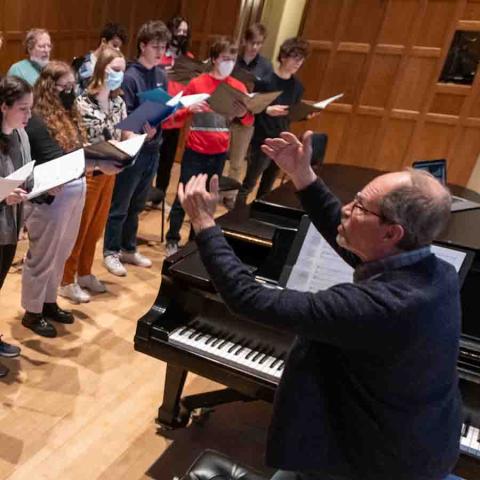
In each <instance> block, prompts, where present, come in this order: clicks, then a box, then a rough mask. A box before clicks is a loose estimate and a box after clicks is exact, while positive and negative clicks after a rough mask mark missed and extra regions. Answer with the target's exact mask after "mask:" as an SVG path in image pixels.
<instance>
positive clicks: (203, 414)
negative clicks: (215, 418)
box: [190, 408, 215, 425]
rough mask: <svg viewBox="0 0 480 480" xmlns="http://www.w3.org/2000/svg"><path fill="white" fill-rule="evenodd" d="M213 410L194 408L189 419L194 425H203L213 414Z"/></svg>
mask: <svg viewBox="0 0 480 480" xmlns="http://www.w3.org/2000/svg"><path fill="white" fill-rule="evenodd" d="M214 411H215V409H214V408H195V409H194V410H192V413H191V414H190V419H191V421H192V424H194V425H204V424H205V422H206V421H207V420H208V419H209V417H210V414H211V413H212V412H214Z"/></svg>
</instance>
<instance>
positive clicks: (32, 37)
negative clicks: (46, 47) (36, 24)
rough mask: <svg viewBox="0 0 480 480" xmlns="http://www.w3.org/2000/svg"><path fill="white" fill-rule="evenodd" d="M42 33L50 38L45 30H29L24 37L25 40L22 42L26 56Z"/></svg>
mask: <svg viewBox="0 0 480 480" xmlns="http://www.w3.org/2000/svg"><path fill="white" fill-rule="evenodd" d="M44 33H46V34H47V35H48V36H50V33H48V30H45V29H44V28H31V29H30V30H29V31H28V32H27V34H26V35H25V40H24V41H23V44H24V46H25V51H26V52H27V54H29V53H30V52H31V50H32V49H33V47H34V46H35V44H36V43H37V40H38V37H39V36H40V35H43V34H44Z"/></svg>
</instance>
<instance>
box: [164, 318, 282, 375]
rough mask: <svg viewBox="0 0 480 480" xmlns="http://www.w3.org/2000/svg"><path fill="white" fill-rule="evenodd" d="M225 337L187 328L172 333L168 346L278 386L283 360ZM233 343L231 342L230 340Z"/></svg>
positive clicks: (263, 349) (270, 353) (246, 343)
mask: <svg viewBox="0 0 480 480" xmlns="http://www.w3.org/2000/svg"><path fill="white" fill-rule="evenodd" d="M232 337H233V336H231V337H229V336H228V335H219V336H216V335H213V334H209V333H206V332H203V331H200V330H197V329H194V328H191V327H188V326H182V327H179V328H176V329H175V330H173V331H172V332H171V333H170V335H169V337H168V340H169V343H171V344H173V345H177V346H180V347H183V348H185V349H186V350H189V351H191V352H193V353H200V354H202V355H204V356H207V357H209V358H212V359H214V360H220V361H221V362H222V363H225V364H227V365H228V366H230V367H233V368H236V369H240V370H243V371H246V372H248V373H251V374H253V375H255V376H257V377H261V378H264V379H266V380H268V381H270V382H274V383H276V384H278V382H279V380H280V377H281V376H282V373H283V368H284V366H285V362H284V360H283V358H282V357H277V356H272V353H273V351H268V349H265V348H259V347H253V346H252V348H249V347H248V346H247V345H248V342H241V341H237V340H236V339H234V338H232ZM232 340H234V341H232Z"/></svg>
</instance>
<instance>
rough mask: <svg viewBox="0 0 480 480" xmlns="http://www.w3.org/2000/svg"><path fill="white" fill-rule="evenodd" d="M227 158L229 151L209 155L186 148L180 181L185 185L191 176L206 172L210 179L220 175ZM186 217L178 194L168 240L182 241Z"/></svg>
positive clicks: (171, 212)
mask: <svg viewBox="0 0 480 480" xmlns="http://www.w3.org/2000/svg"><path fill="white" fill-rule="evenodd" d="M226 158H227V152H225V153H217V154H214V155H208V154H203V153H197V152H194V151H193V150H190V149H188V148H187V149H185V153H184V154H183V159H182V167H181V170H180V182H181V183H183V184H184V185H185V184H186V183H187V182H188V181H189V180H190V178H192V177H193V176H194V175H199V174H200V173H206V174H207V175H208V178H209V179H210V177H212V176H213V175H215V174H217V175H218V176H220V175H221V174H222V172H223V166H224V165H225V159H226ZM184 218H185V212H184V210H183V208H182V206H181V205H180V201H179V200H178V195H177V196H176V197H175V202H174V203H173V205H172V209H171V210H170V228H169V230H168V233H167V241H169V242H179V241H180V229H181V228H182V223H183V219H184Z"/></svg>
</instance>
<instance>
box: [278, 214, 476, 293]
mask: <svg viewBox="0 0 480 480" xmlns="http://www.w3.org/2000/svg"><path fill="white" fill-rule="evenodd" d="M431 248H432V253H434V254H435V255H436V256H437V257H439V258H441V259H442V260H444V261H446V262H448V263H450V264H451V265H453V267H454V268H455V270H456V271H457V272H458V274H459V279H460V285H461V284H462V283H463V280H464V278H465V275H466V272H467V271H468V270H469V269H470V266H471V263H472V261H473V257H474V253H473V252H470V251H466V250H460V249H458V248H452V247H446V246H440V245H432V247H431ZM352 281H353V268H352V267H351V266H350V265H348V264H347V263H346V262H345V261H344V260H343V259H342V258H341V257H340V255H338V253H337V252H335V250H334V249H333V248H332V247H331V246H330V245H329V244H328V243H327V241H326V240H325V239H324V238H323V237H322V235H321V234H320V232H318V230H317V229H316V228H315V226H314V225H313V224H312V223H310V220H308V217H306V216H305V217H303V218H302V222H301V224H300V228H299V230H298V233H297V237H296V238H295V241H294V242H293V245H292V248H291V251H290V254H289V256H288V259H287V261H286V263H285V267H284V270H283V272H282V275H281V276H280V281H279V284H280V285H282V286H285V287H286V288H290V289H293V290H298V291H301V292H317V291H319V290H326V289H328V288H330V287H333V286H334V285H338V284H339V283H351V282H352Z"/></svg>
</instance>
